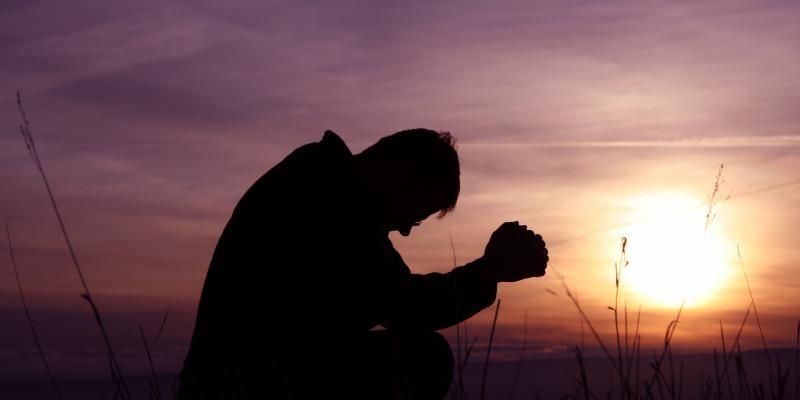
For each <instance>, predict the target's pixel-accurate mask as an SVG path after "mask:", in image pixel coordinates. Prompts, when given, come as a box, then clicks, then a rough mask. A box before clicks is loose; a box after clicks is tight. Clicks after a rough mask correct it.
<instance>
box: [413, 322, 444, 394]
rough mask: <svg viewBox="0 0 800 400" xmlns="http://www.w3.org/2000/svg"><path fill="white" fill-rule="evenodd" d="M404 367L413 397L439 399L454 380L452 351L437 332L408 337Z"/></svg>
mask: <svg viewBox="0 0 800 400" xmlns="http://www.w3.org/2000/svg"><path fill="white" fill-rule="evenodd" d="M408 339H409V342H411V343H408V345H409V347H408V348H406V357H407V362H408V365H407V368H408V370H407V371H408V372H409V373H410V375H411V376H409V378H410V380H411V382H409V383H410V384H411V392H412V393H414V394H415V396H416V398H442V397H444V395H445V394H446V393H447V391H448V390H449V388H450V382H451V380H452V377H453V365H454V361H453V351H452V350H451V349H450V344H449V343H448V342H447V339H445V338H444V337H443V336H442V335H440V334H439V333H437V332H424V333H419V334H415V335H413V336H412V337H411V338H408ZM429 396H431V397H429Z"/></svg>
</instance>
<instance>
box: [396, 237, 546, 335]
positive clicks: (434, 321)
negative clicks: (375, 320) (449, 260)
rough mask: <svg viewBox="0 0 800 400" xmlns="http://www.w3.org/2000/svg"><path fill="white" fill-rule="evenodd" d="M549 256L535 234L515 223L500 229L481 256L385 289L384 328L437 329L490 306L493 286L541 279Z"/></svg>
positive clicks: (492, 299) (400, 281)
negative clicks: (453, 267)
mask: <svg viewBox="0 0 800 400" xmlns="http://www.w3.org/2000/svg"><path fill="white" fill-rule="evenodd" d="M548 260H549V257H548V255H547V248H546V247H545V243H544V241H543V240H542V238H541V236H540V235H537V234H535V233H533V231H530V230H528V229H527V227H526V226H525V225H520V224H519V223H517V222H508V223H505V224H503V225H501V226H500V228H498V229H497V230H496V231H495V232H494V233H493V234H492V237H491V238H490V240H489V243H488V244H487V245H486V251H485V253H484V256H483V257H481V258H478V259H477V260H475V261H473V262H471V263H469V264H467V265H464V266H462V267H458V268H455V269H453V270H452V271H451V272H449V273H446V274H439V273H430V274H425V275H417V274H410V275H407V276H406V277H405V278H404V279H400V280H398V281H397V282H394V283H390V284H389V285H388V289H389V290H388V292H389V293H387V304H386V321H385V322H384V324H385V325H387V327H390V328H393V329H399V330H405V329H408V330H436V329H442V328H446V327H449V326H452V325H455V324H456V323H459V322H461V321H464V320H466V319H467V318H469V317H471V316H473V315H475V314H476V313H477V312H478V311H480V310H482V309H484V308H486V307H487V306H489V305H491V304H492V303H493V302H494V300H495V296H496V294H497V283H498V282H515V281H519V280H521V279H525V278H529V277H534V276H542V275H544V271H545V268H547V262H548Z"/></svg>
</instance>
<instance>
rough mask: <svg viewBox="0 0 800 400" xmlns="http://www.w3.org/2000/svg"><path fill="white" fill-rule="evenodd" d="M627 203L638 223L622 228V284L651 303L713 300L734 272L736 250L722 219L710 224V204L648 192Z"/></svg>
mask: <svg viewBox="0 0 800 400" xmlns="http://www.w3.org/2000/svg"><path fill="white" fill-rule="evenodd" d="M626 205H627V206H629V207H630V209H631V213H632V215H631V217H632V221H634V223H633V224H631V225H628V226H626V227H624V228H623V229H621V230H619V231H618V234H620V235H622V236H625V237H627V238H628V242H627V247H626V254H627V260H628V265H627V267H625V268H624V269H623V271H622V278H621V281H622V283H621V285H622V288H623V289H629V290H631V291H632V292H633V293H635V294H636V295H637V297H639V298H640V300H641V301H642V303H646V304H648V305H651V306H658V307H679V306H680V305H681V303H682V302H683V301H684V300H685V301H686V307H693V306H700V305H703V304H707V303H709V302H710V301H713V300H714V299H715V296H716V295H717V294H718V292H719V291H720V289H721V288H722V287H724V286H725V283H726V282H727V281H728V278H729V277H730V276H731V272H732V270H733V268H734V265H735V264H734V261H735V253H736V248H735V246H734V245H733V244H732V243H731V242H730V241H729V240H727V238H725V237H724V236H723V235H722V234H721V233H720V231H721V230H720V229H717V225H718V223H719V221H717V220H712V222H711V224H709V226H708V227H706V212H707V210H708V205H707V204H705V205H704V204H703V200H702V199H698V198H692V197H690V196H687V195H684V194H678V193H657V194H648V195H644V196H640V197H636V198H633V199H630V200H629V201H628V202H626ZM617 252H619V249H617Z"/></svg>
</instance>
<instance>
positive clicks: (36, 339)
mask: <svg viewBox="0 0 800 400" xmlns="http://www.w3.org/2000/svg"><path fill="white" fill-rule="evenodd" d="M5 225H6V237H7V238H8V254H9V255H11V266H12V267H13V268H14V278H16V280H17V289H18V290H19V298H20V300H22V308H23V309H24V310H25V318H27V320H28V326H30V328H31V334H32V335H33V341H34V342H36V349H37V350H39V356H41V358H42V363H43V364H44V369H45V370H46V371H47V377H48V378H49V379H50V384H51V385H52V386H53V390H54V391H55V392H56V396H57V397H58V398H59V399H62V400H63V399H64V396H62V395H61V389H59V387H58V383H57V382H56V378H55V377H54V376H53V371H52V370H51V369H50V364H49V363H48V362H47V356H45V353H44V349H43V348H42V342H41V341H40V340H39V335H38V334H37V333H36V326H35V325H34V324H33V318H32V317H31V312H30V310H29V309H28V302H27V301H25V292H24V291H23V290H22V281H21V280H20V278H19V269H18V268H17V259H16V257H15V256H14V245H13V244H12V243H11V230H10V229H9V228H8V222H7V221H6V223H5Z"/></svg>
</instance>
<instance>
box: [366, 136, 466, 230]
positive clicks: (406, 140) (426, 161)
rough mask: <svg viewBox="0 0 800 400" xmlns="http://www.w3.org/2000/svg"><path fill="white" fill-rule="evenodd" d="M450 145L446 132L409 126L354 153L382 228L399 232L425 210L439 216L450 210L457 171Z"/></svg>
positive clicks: (455, 192)
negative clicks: (407, 128)
mask: <svg viewBox="0 0 800 400" xmlns="http://www.w3.org/2000/svg"><path fill="white" fill-rule="evenodd" d="M454 145H455V139H454V138H453V137H452V136H450V133H448V132H436V131H432V130H429V129H410V130H405V131H401V132H397V133H395V134H393V135H390V136H386V137H384V138H382V139H381V140H379V141H378V142H377V143H375V144H374V145H372V146H370V147H368V148H367V149H365V150H364V151H363V152H361V153H359V154H357V155H356V162H357V165H358V168H359V170H360V172H361V175H362V176H363V177H364V182H365V184H366V186H367V188H366V190H367V191H368V192H369V193H370V195H371V196H372V199H371V201H372V202H373V203H374V204H373V205H374V206H375V207H374V208H375V211H376V212H377V213H378V215H376V218H378V220H379V221H378V222H379V223H380V225H381V226H382V227H384V228H385V229H386V230H389V231H391V230H397V231H400V233H401V234H402V235H404V236H405V235H408V233H409V232H410V231H411V228H412V227H413V226H415V225H418V224H419V222H421V221H422V220H423V219H425V218H427V217H428V216H430V215H431V214H434V213H437V212H438V213H439V217H442V216H444V215H445V214H446V213H448V212H449V211H452V210H453V209H454V208H455V205H456V201H457V199H458V193H459V190H460V183H459V174H460V172H459V163H458V153H457V152H456V149H455V147H454Z"/></svg>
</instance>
